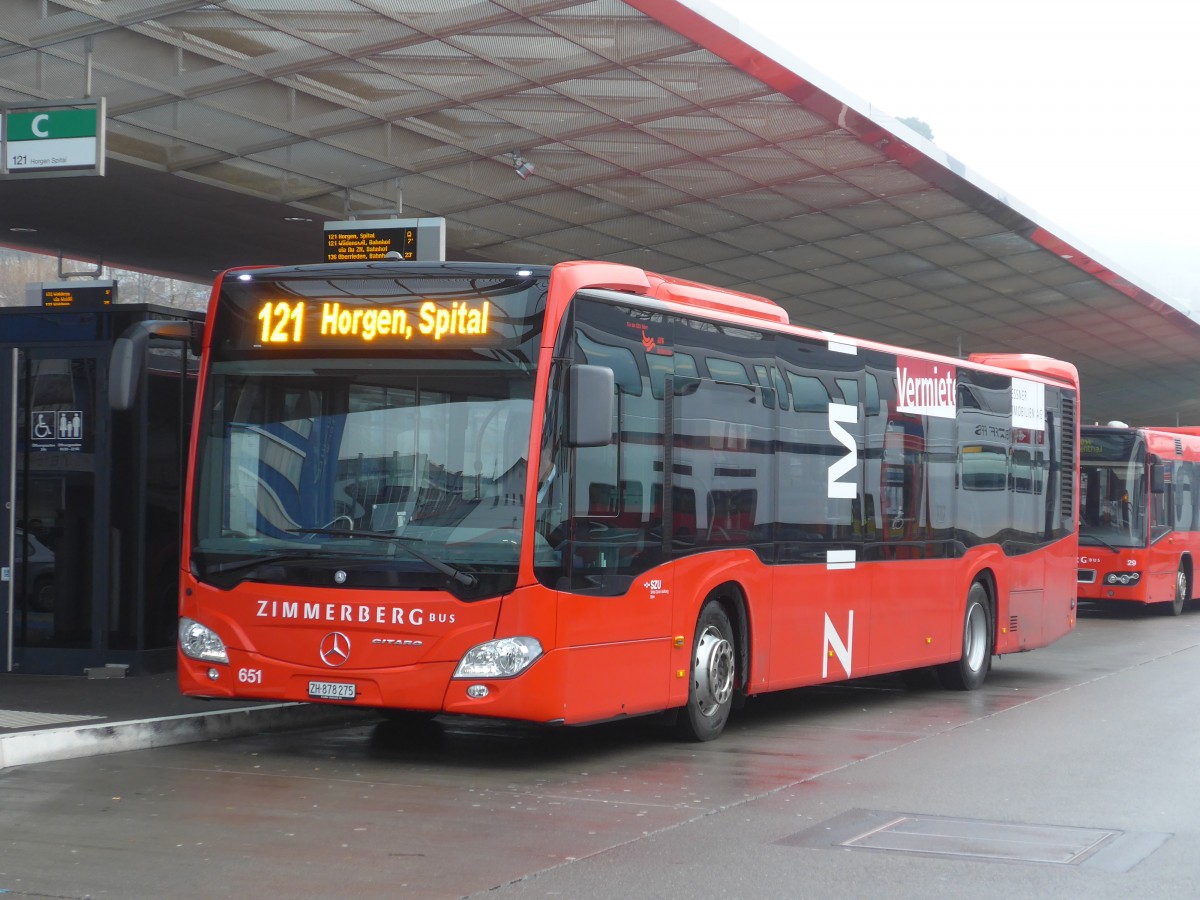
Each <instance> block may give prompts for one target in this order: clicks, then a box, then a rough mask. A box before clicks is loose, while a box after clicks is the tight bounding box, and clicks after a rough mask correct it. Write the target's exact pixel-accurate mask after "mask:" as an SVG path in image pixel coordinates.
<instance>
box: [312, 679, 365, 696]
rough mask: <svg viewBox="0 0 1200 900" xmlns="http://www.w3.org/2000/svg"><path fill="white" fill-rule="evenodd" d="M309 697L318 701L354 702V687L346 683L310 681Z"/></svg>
mask: <svg viewBox="0 0 1200 900" xmlns="http://www.w3.org/2000/svg"><path fill="white" fill-rule="evenodd" d="M308 696H310V697H313V698H315V699H317V700H353V699H354V697H355V690H354V685H353V684H351V683H350V682H346V681H310V682H309V683H308Z"/></svg>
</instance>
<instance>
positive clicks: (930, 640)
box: [925, 637, 933, 644]
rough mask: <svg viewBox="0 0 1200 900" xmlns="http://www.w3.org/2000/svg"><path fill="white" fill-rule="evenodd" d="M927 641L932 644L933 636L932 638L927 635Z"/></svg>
mask: <svg viewBox="0 0 1200 900" xmlns="http://www.w3.org/2000/svg"><path fill="white" fill-rule="evenodd" d="M925 643H926V644H932V643H933V638H931V637H927V638H925Z"/></svg>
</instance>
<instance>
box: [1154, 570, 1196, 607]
mask: <svg viewBox="0 0 1200 900" xmlns="http://www.w3.org/2000/svg"><path fill="white" fill-rule="evenodd" d="M1189 593H1190V590H1189V585H1188V575H1187V570H1186V569H1185V568H1184V567H1183V563H1180V564H1179V571H1178V572H1176V573H1175V598H1174V599H1173V600H1172V601H1171V602H1170V603H1164V604H1162V605H1161V606H1160V607H1159V608H1160V609H1161V610H1162V611H1163V612H1164V613H1166V614H1167V615H1168V616H1181V615H1183V608H1184V607H1185V606H1187V602H1188V594H1189Z"/></svg>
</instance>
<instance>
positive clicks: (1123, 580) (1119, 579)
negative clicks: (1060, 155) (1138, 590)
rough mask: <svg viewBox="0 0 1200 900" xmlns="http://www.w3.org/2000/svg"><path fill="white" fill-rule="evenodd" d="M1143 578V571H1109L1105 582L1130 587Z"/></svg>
mask: <svg viewBox="0 0 1200 900" xmlns="http://www.w3.org/2000/svg"><path fill="white" fill-rule="evenodd" d="M1141 580H1142V573H1141V572H1109V573H1108V574H1107V575H1105V576H1104V583H1105V584H1120V585H1124V586H1126V587H1128V586H1129V585H1131V584H1137V583H1138V582H1139V581H1141Z"/></svg>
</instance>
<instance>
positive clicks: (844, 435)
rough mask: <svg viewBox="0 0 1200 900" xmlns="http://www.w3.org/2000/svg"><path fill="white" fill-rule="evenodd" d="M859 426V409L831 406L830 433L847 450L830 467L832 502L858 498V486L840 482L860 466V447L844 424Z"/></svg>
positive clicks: (846, 406)
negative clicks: (856, 444)
mask: <svg viewBox="0 0 1200 900" xmlns="http://www.w3.org/2000/svg"><path fill="white" fill-rule="evenodd" d="M843 423H846V424H849V425H857V424H858V407H857V406H849V405H847V404H845V403H830V404H829V433H830V434H831V435H833V437H834V438H836V439H837V441H838V442H839V443H840V444H842V446H844V447H845V448H846V455H845V456H843V457H842V458H841V459H839V460H837V461H836V462H835V463H833V464H832V465H831V466H830V467H829V498H830V499H831V500H853V499H854V498H855V497H857V496H858V485H857V484H855V483H853V482H849V481H839V480H838V479H840V478H841V477H842V476H843V475H845V474H846V473H847V472H853V471H854V469H855V467H856V466H857V465H858V447H857V446H855V443H854V436H853V435H852V434H850V432H848V431H847V430H846V429H845V428H843V427H842V424H843Z"/></svg>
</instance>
